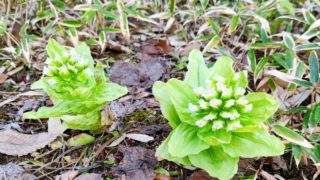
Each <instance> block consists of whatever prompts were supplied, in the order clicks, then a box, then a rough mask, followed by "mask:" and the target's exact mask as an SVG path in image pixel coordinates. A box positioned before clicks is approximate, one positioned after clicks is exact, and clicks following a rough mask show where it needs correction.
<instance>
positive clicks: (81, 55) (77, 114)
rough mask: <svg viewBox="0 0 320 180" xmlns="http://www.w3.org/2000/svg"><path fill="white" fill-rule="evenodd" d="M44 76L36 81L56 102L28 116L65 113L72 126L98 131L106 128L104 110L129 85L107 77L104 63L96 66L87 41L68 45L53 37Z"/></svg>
mask: <svg viewBox="0 0 320 180" xmlns="http://www.w3.org/2000/svg"><path fill="white" fill-rule="evenodd" d="M46 49H47V53H48V55H49V58H48V59H47V60H46V64H47V67H45V68H44V70H43V71H44V73H43V74H44V75H45V76H44V77H43V78H41V79H40V80H39V81H37V82H35V83H34V84H32V86H31V88H32V89H43V90H44V91H45V92H46V93H47V94H48V95H49V96H50V98H51V100H52V101H53V103H54V106H53V107H42V108H40V109H39V110H38V111H37V112H27V113H25V114H24V115H23V116H24V118H27V119H40V118H49V117H61V119H62V120H63V122H64V124H65V125H66V126H67V127H68V128H70V129H80V130H91V131H98V130H100V129H101V128H102V126H103V123H102V122H101V117H100V110H101V109H102V108H103V107H104V106H105V105H106V104H107V103H108V102H109V101H112V100H114V99H117V98H119V97H121V96H123V95H125V94H126V93H127V89H126V88H124V87H121V86H119V85H117V84H115V83H112V82H109V80H108V79H107V78H106V76H105V74H104V71H103V67H102V64H101V63H97V65H96V66H95V67H94V61H93V59H92V57H91V53H90V49H89V47H88V46H87V45H86V44H85V43H79V45H77V46H76V47H75V48H69V49H67V48H65V47H63V46H62V45H60V44H59V43H57V42H56V41H55V40H53V39H50V40H49V43H48V45H47V48H46Z"/></svg>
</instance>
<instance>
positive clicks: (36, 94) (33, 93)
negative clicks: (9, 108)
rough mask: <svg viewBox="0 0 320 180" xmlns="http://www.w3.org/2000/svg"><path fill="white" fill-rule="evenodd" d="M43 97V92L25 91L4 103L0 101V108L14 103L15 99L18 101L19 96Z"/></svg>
mask: <svg viewBox="0 0 320 180" xmlns="http://www.w3.org/2000/svg"><path fill="white" fill-rule="evenodd" d="M42 95H43V92H39V91H27V92H24V93H21V94H18V95H16V96H14V97H12V98H9V99H7V100H5V101H2V102H0V107H2V106H4V105H6V104H8V103H10V102H12V101H15V100H16V99H18V98H19V97H20V96H42Z"/></svg>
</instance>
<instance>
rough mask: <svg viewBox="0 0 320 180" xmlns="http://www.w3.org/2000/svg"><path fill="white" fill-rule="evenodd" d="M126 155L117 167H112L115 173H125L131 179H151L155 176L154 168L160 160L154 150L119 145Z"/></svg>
mask: <svg viewBox="0 0 320 180" xmlns="http://www.w3.org/2000/svg"><path fill="white" fill-rule="evenodd" d="M119 150H120V151H121V152H122V153H123V155H124V157H123V159H122V161H121V162H120V163H119V165H118V166H117V167H113V168H112V172H113V173H114V174H119V175H123V174H125V177H126V179H130V180H149V179H153V178H154V177H155V174H154V168H155V167H156V166H157V165H158V161H157V159H156V158H155V156H154V151H152V150H148V149H145V148H143V147H140V146H136V147H130V148H126V147H124V146H121V147H119Z"/></svg>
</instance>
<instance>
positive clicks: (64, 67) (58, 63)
mask: <svg viewBox="0 0 320 180" xmlns="http://www.w3.org/2000/svg"><path fill="white" fill-rule="evenodd" d="M75 54H76V53H75V52H74V51H73V50H71V51H70V53H67V52H64V54H63V56H62V57H57V58H55V59H48V60H47V61H46V63H47V64H48V67H47V68H45V69H44V73H45V74H46V75H48V76H51V77H57V76H59V77H61V78H62V79H64V80H69V79H70V78H71V77H75V76H76V75H77V74H79V73H83V74H84V75H85V76H93V74H94V72H93V70H92V69H91V68H88V62H87V61H86V60H85V59H83V58H81V57H79V58H78V59H75V58H76V57H78V55H75ZM51 84H52V85H54V84H55V82H53V80H52V81H51Z"/></svg>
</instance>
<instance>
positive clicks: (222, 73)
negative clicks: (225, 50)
mask: <svg viewBox="0 0 320 180" xmlns="http://www.w3.org/2000/svg"><path fill="white" fill-rule="evenodd" d="M232 64H233V60H232V59H231V58H230V57H228V56H221V57H219V58H218V59H217V61H216V63H215V64H214V65H213V67H212V68H210V77H223V78H226V79H227V80H231V79H232V78H233V76H234V74H235V72H234V70H233V68H232Z"/></svg>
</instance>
